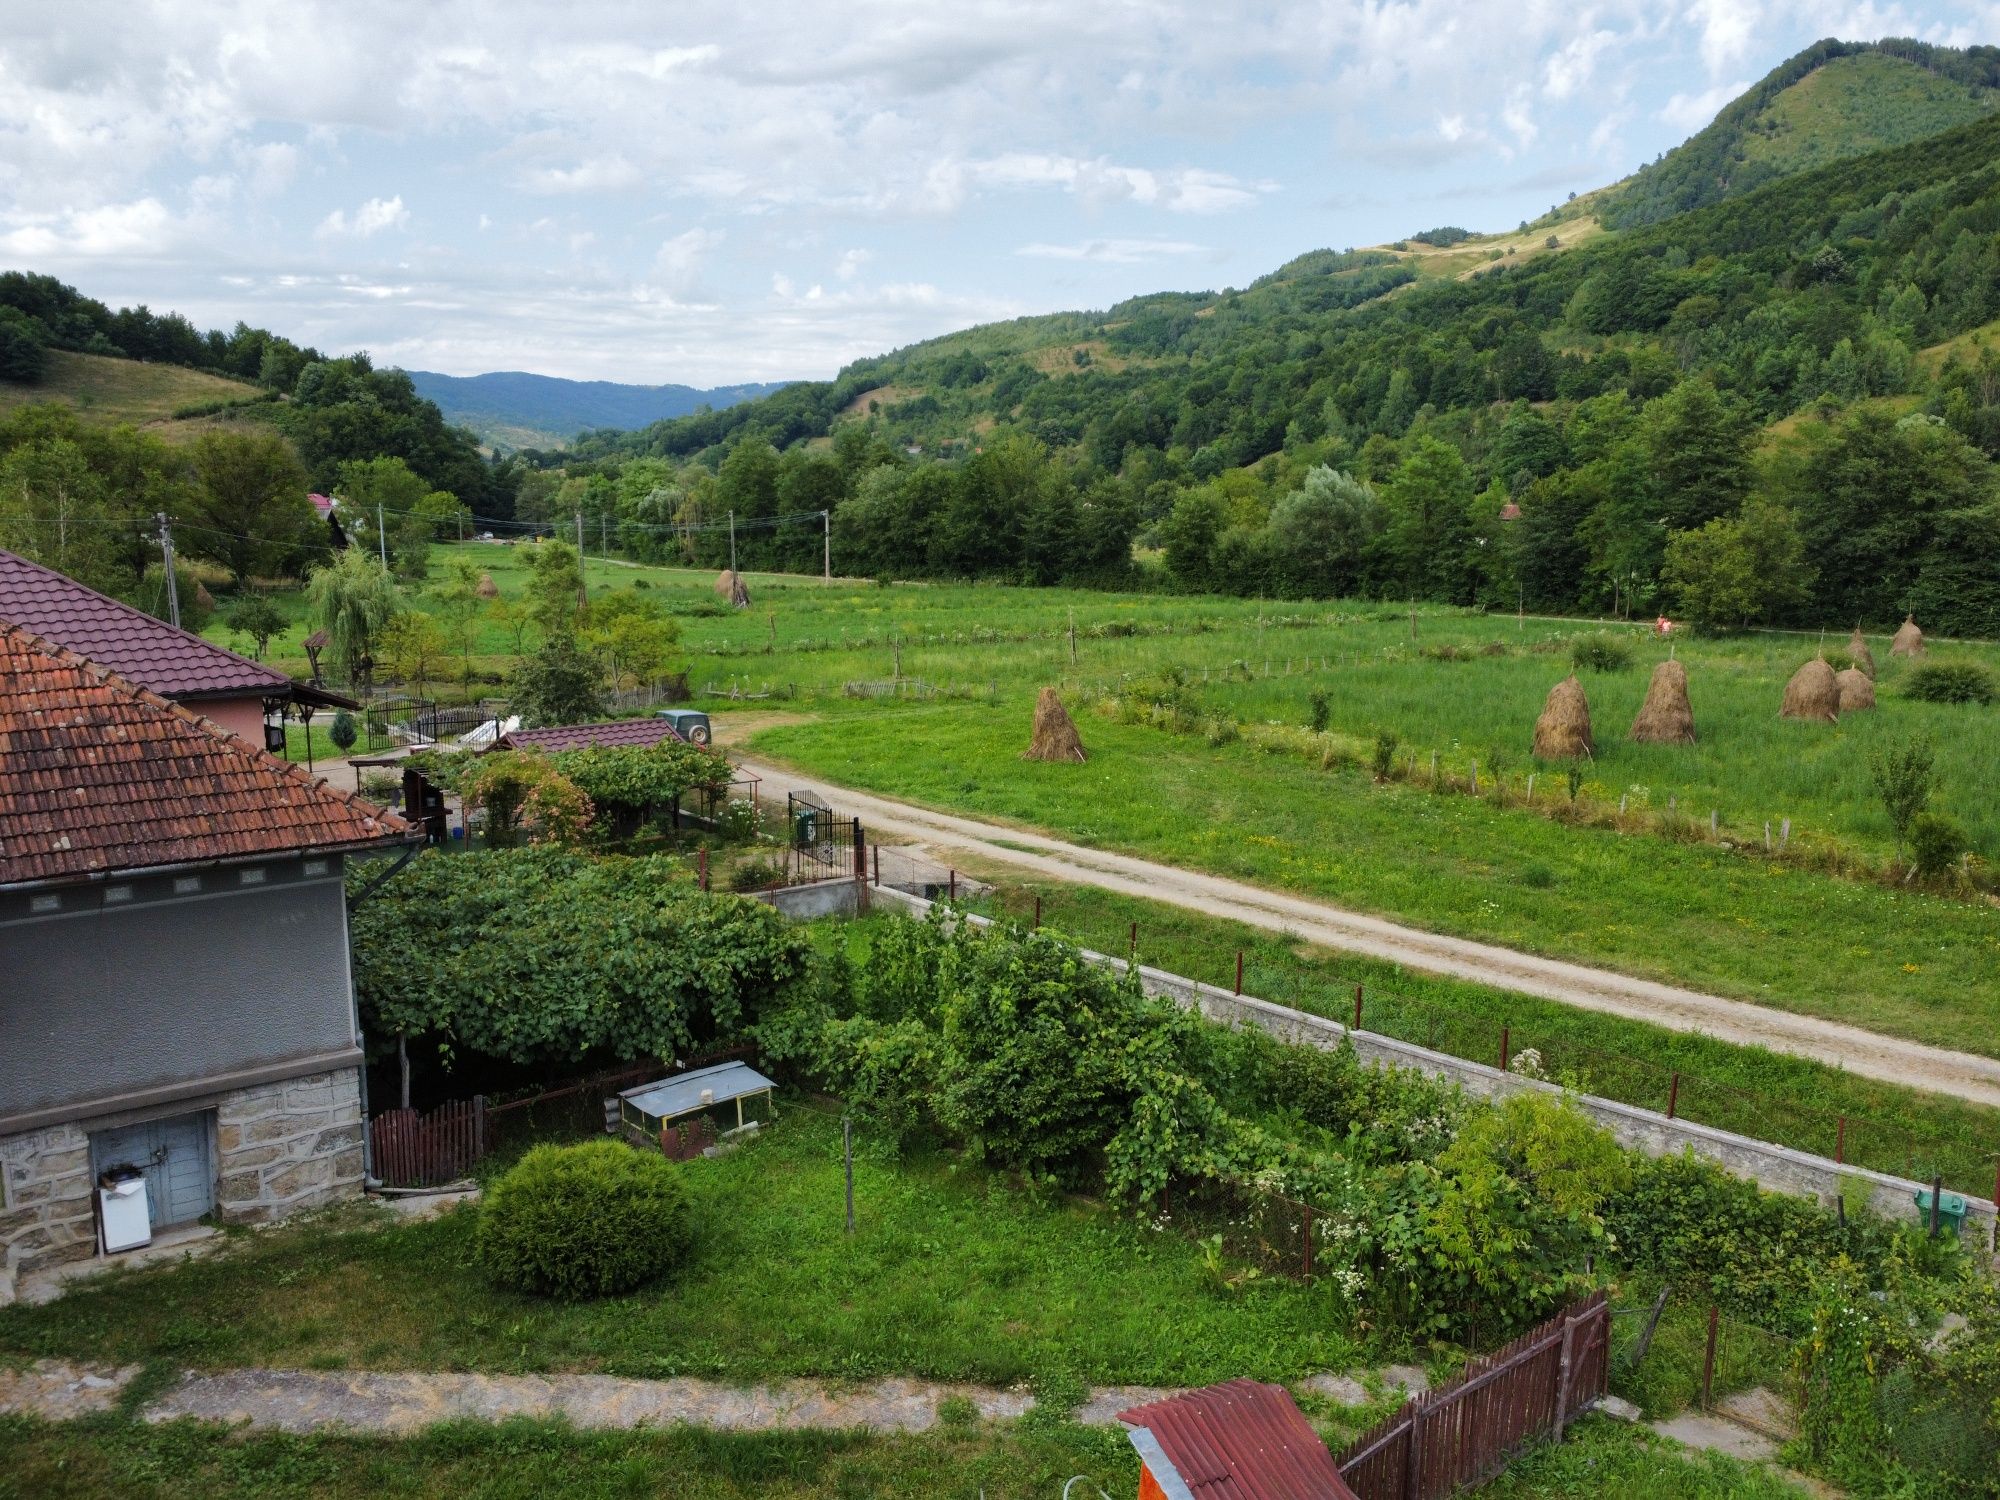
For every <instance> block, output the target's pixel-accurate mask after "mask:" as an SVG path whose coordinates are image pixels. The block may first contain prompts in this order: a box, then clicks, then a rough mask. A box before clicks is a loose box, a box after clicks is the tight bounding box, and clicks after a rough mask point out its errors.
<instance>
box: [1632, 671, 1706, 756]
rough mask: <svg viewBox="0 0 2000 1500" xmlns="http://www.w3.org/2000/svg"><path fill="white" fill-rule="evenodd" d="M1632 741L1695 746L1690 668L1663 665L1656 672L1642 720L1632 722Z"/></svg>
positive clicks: (1644, 705) (1642, 713)
mask: <svg viewBox="0 0 2000 1500" xmlns="http://www.w3.org/2000/svg"><path fill="white" fill-rule="evenodd" d="M1632 738H1633V739H1634V740H1636V741H1637V742H1638V743H1639V744H1642V745H1692V744H1693V743H1694V741H1695V733H1694V708H1693V706H1692V705H1691V704H1689V702H1688V673H1687V668H1686V667H1684V666H1682V665H1681V664H1680V663H1679V662H1677V661H1663V662H1661V663H1660V664H1659V665H1658V666H1657V667H1655V668H1653V681H1652V683H1651V685H1650V686H1649V687H1647V689H1646V701H1645V702H1644V703H1642V704H1640V705H1639V717H1638V718H1636V719H1634V720H1633V721H1632Z"/></svg>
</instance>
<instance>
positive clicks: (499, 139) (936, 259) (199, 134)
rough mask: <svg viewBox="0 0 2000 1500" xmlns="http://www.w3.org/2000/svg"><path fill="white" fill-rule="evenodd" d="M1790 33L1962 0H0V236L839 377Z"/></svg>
mask: <svg viewBox="0 0 2000 1500" xmlns="http://www.w3.org/2000/svg"><path fill="white" fill-rule="evenodd" d="M1822 36H1839V37H1843V38H1849V39H1873V38H1876V37H1881V36H1917V37H1922V38H1924V39H1926V40H1931V41H1937V42H1944V43H1949V44H1953V45H1965V44H1967V43H1971V42H1989V43H1991V42H2000V0H1989V3H1975V0H1967V3H1958V0H1929V3H1908V4H1904V3H1887V4H1878V3H1873V0H1862V3H1858V4H1857V3H1848V0H1840V3H1821V0H1605V3H1599V4H1589V3H1585V4H1563V3H1555V0H1505V3H1487V0H1322V3H1318V4H1312V3H1304V0H1301V3H1292V4H1265V5H1249V4H1237V3H1234V0H1203V3H1201V4H1198V5H1174V4H1138V3H1132V0H952V3H946V4H939V3H937V0H922V3H904V0H848V3H845V4H840V5H832V4H811V5H792V4H777V3H772V0H764V3H761V4H744V3H741V0H738V3H731V4H710V3H706V0H674V3H669V4H651V5H641V4H604V3H592V0H566V3H564V4H560V5H556V4H549V3H546V0H537V3H510V0H488V3H484V4H462V3H451V0H435V3H434V0H402V3H396V4H377V3H370V0H343V3H339V4H330V5H323V4H317V3H310V0H287V3H285V4H281V5H273V4H270V3H268V0H263V3H256V4H250V3H233V0H202V3H200V4H188V3H186V0H172V3H162V4H149V3H139V0H125V3H108V4H107V3H97V0H63V3H60V4H29V3H16V4H9V5H6V6H4V7H0V269H21V270H35V271H43V272H49V273H52V274H54V275H57V276H59V277H61V278H62V279H63V280H65V281H68V282H70V283H71V284H73V285H75V286H76V287H78V288H79V289H80V290H82V291H84V292H86V293H88V294H90V295H92V296H95V297H98V298H101V299H102V300H104V301H106V302H109V303H111V304H112V305H114V306H117V305H121V304H126V303H139V302H144V303H146V304H147V305H149V306H151V307H153V308H154V309H155V310H161V311H164V310H169V309H171V310H174V311H178V312H181V313H184V314H186V315H187V316H188V317H190V318H192V319H193V320H194V321H195V322H196V323H197V324H198V325H199V326H202V327H225V328H226V327H228V326H230V325H231V324H233V323H234V322H236V321H237V320H238V319H239V318H240V319H242V320H244V321H247V322H249V323H252V324H255V325H260V326H263V327H268V328H271V329H274V330H276V331H277V332H280V333H283V334H286V335H288V336H289V337H291V338H294V339H296V340H298V341H299V342H301V343H308V344H314V345H317V346H319V347H320V348H322V349H325V350H327V351H329V352H343V353H344V352H348V351H351V350H355V349H366V350H368V351H369V352H370V353H371V354H373V355H374V357H375V359H376V361H377V362H378V363H381V364H397V365H401V366H404V367H405V368H409V369H429V370H440V371H444V372H446V373H449V374H459V375H469V374H476V373H478V372H480V371H485V370H521V369H525V370H532V371H537V372H540V373H544V374H550V375H562V376H568V377H571V378H575V379H597V380H616V381H628V382H636V383H645V384H652V383H660V382H669V381H672V382H680V383H685V384H691V385H701V386H708V385H719V384H731V383H735V382H739V381H749V380H783V379H795V378H827V377H829V376H831V375H832V374H833V373H834V372H835V371H836V370H837V369H838V368H839V367H840V366H841V365H842V364H843V363H845V362H847V361H848V360H851V359H854V358H857V357H860V356H864V355H869V354H876V353H880V352H883V351H885V350H888V349H892V348H895V347H898V346H901V345H904V344H908V343H913V342H916V341H917V340H920V339H924V338H928V337H932V336H935V335H937V334H941V333H947V332H950V331H951V330H953V329H956V328H962V327H965V326H968V325H970V324H974V323H981V322H989V321H993V320H996V319H1004V318H1009V317H1015V316H1019V315H1022V314H1027V313H1037V312H1049V311H1055V310H1059V309H1064V308H1099V307H1105V306H1108V305H1109V304H1111V303H1113V302H1116V301H1118V300H1119V299H1120V298H1123V297H1127V296H1131V295H1134V294H1136V293H1141V292H1150V291H1159V290H1163V289H1174V290H1205V289H1219V288H1222V287H1226V286H1241V285H1244V284H1246V283H1248V282H1249V281H1251V280H1253V279H1255V278H1256V277H1257V276H1259V275H1261V274H1263V273H1264V272H1266V271H1269V270H1271V269H1273V268H1274V267H1276V266H1278V265H1279V264H1281V263H1283V262H1284V261H1286V260H1288V259H1290V258H1291V257H1292V256H1294V255H1297V254H1300V253H1302V252H1304V251H1307V250H1311V249H1317V248H1320V247H1325V246H1331V247H1334V248H1343V247H1347V246H1358V245H1368V244H1376V243H1381V242H1383V241H1386V240H1390V239H1394V238H1397V237H1400V236H1406V235H1412V234H1415V233H1418V232H1420V231H1422V230H1424V229H1427V228H1431V227H1434V226H1437V225H1442V224H1460V225H1464V226H1466V227H1468V228H1472V229H1505V228H1511V227H1513V226H1514V225H1515V224H1517V223H1518V222H1519V221H1521V220H1522V219H1524V218H1530V217H1533V216H1535V215H1537V214H1539V213H1541V212H1543V211H1544V210H1546V209H1547V208H1549V207H1550V206H1551V205H1552V204H1554V203H1557V202H1560V201H1562V200H1563V199H1564V198H1566V197H1567V196H1568V195H1569V194H1570V193H1572V192H1582V191H1586V190H1588V189H1590V188H1593V187H1598V186H1601V185H1603V184H1604V183H1607V182H1610V181H1613V180H1615V179H1617V178H1619V177H1621V176H1623V175H1625V174H1626V173H1629V172H1630V171H1632V170H1633V169H1635V168H1636V167H1638V166H1640V165H1641V164H1643V163H1644V162H1647V161H1649V160H1651V159H1652V158H1654V157H1655V156H1657V155H1658V154H1659V153H1661V152H1662V151H1665V150H1667V149H1668V148H1670V147H1671V146H1673V145H1675V144H1677V143H1679V142H1680V141H1681V140H1683V139H1684V138H1685V137H1686V136H1688V135H1689V134H1691V133H1693V132H1694V131H1695V130H1698V129H1699V128H1700V127H1701V126H1702V125H1704V124H1706V123H1707V122H1708V121H1709V120H1710V119H1711V118H1712V117H1713V116H1714V114H1715V112H1716V110H1717V109H1719V108H1720V107H1721V106H1722V105H1723V104H1725V103H1727V102H1728V100H1729V99H1731V98H1732V97H1734V96H1735V95H1736V94H1737V93H1739V92H1741V90H1742V89H1743V88H1744V87H1746V86H1747V85H1748V84H1749V83H1751V82H1753V81H1755V80H1756V79H1757V78H1758V77H1760V76H1762V75H1763V74H1764V73H1765V72H1767V71H1769V69H1770V68H1771V67H1773V66H1774V65H1776V64H1777V63H1778V62H1780V61H1782V60H1783V59H1784V58H1785V57H1787V56H1789V55H1791V54H1792V53H1794V52H1796V51H1798V50H1799V49H1800V48H1801V47H1804V46H1806V45H1807V44H1809V43H1810V42H1812V41H1814V40H1815V39H1817V38H1819V37H1822Z"/></svg>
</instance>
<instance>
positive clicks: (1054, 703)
mask: <svg viewBox="0 0 2000 1500" xmlns="http://www.w3.org/2000/svg"><path fill="white" fill-rule="evenodd" d="M1021 758H1022V759H1023V760H1074V761H1085V760H1088V759H1089V758H1090V757H1089V756H1087V755H1085V754H1084V752H1083V741H1082V739H1081V738H1079V737H1078V735H1077V732H1076V725H1075V724H1073V723H1071V722H1070V717H1069V711H1068V710H1067V709H1065V708H1064V707H1063V706H1062V699H1060V698H1058V697H1057V696H1056V690H1055V689H1054V688H1052V687H1045V688H1043V689H1042V691H1041V693H1040V694H1039V695H1038V696H1037V697H1036V699H1035V732H1034V734H1033V736H1032V737H1031V738H1030V739H1029V741H1028V748H1027V749H1026V750H1024V751H1023V752H1022V753H1021Z"/></svg>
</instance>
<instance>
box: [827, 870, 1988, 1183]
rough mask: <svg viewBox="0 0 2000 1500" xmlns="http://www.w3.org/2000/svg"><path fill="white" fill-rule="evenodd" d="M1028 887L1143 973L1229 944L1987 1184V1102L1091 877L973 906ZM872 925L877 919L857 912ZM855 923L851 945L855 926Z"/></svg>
mask: <svg viewBox="0 0 2000 1500" xmlns="http://www.w3.org/2000/svg"><path fill="white" fill-rule="evenodd" d="M1037 895H1039V896H1041V898H1042V919H1043V922H1044V924H1045V925H1047V926H1050V927H1054V928H1057V929H1059V930H1060V931H1062V932H1064V933H1066V934H1068V935H1069V936H1071V937H1073V938H1075V939H1076V940H1077V941H1079V942H1081V943H1083V944H1085V945H1086V946H1089V947H1093V948H1095V949H1097V950H1098V951H1099V952H1103V953H1112V954H1116V955H1119V956H1123V955H1124V954H1125V952H1126V949H1127V946H1128V944H1129V941H1130V935H1131V930H1132V924H1133V923H1135V922H1136V923H1137V924H1138V928H1139V958H1140V961H1141V962H1142V963H1146V964H1150V965H1153V966H1154V967H1157V968H1162V969H1166V970H1168V971H1170V972H1173V973H1177V974H1185V975H1187V976H1189V977H1191V978H1195V979H1203V980H1206V981H1208V982H1209V983H1211V984H1218V985H1223V986H1231V985H1233V984H1234V983H1235V978H1236V972H1235V963H1236V954H1237V952H1238V951H1239V950H1240V951H1241V952H1242V954H1243V956H1244V963H1243V984H1244V990H1245V992H1246V993H1248V994H1252V995H1256V996H1258V997H1259V998H1262V999H1266V1000H1272V1001H1276V1002H1277V1003H1279V1004H1282V1005H1291V1006H1295V1007H1297V1008H1298V1009H1300V1010H1305V1011H1309V1012H1312V1013H1313V1014H1316V1015H1323V1016H1328V1017H1331V1018H1332V1019H1334V1020H1338V1021H1342V1022H1347V1021H1351V1020H1352V1019H1353V1014H1354V988H1355V986H1356V985H1360V986H1361V987H1362V991H1363V997H1362V998H1363V1005H1362V1025H1363V1027H1364V1028H1366V1029H1367V1030H1369V1031H1373V1032H1376V1033H1378V1034H1382V1035H1387V1036H1393V1037H1398V1038H1400V1039H1402V1040H1404V1041H1409V1042H1415V1043H1417V1044H1419V1045H1420V1046H1425V1047H1431V1048H1434V1049H1437V1050H1439V1051H1444V1052H1449V1053H1452V1054H1453V1055H1455V1056H1459V1057H1467V1058H1472V1059H1475V1060H1477V1061H1480V1062H1488V1063H1495V1064H1497V1063H1498V1061H1499V1052H1500V1042H1501V1030H1502V1028H1503V1027H1504V1028H1506V1030H1507V1033H1508V1037H1507V1040H1508V1044H1509V1047H1510V1049H1511V1052H1512V1054H1513V1055H1514V1056H1519V1055H1520V1053H1521V1052H1522V1051H1523V1050H1524V1049H1526V1048H1530V1047H1532V1048H1534V1049H1535V1050H1536V1051H1537V1052H1539V1053H1540V1054H1541V1056H1542V1060H1543V1064H1544V1069H1545V1072H1546V1074H1547V1076H1549V1077H1551V1078H1553V1079H1556V1080H1558V1081H1560V1082H1564V1083H1567V1084H1570V1085H1572V1086H1574V1087H1576V1088H1578V1089H1580V1090H1582V1091H1584V1092H1587V1093H1591V1094H1596V1095H1598V1096H1600V1097H1603V1098H1610V1099H1618V1100H1622V1101H1624V1102H1626V1103H1628V1104H1636V1105H1639V1106H1641V1107H1643V1108H1646V1109H1654V1110H1664V1109H1665V1108H1666V1107H1667V1103H1668V1097H1669V1094H1670V1093H1671V1092H1672V1090H1673V1078H1674V1075H1675V1074H1676V1073H1678V1074H1679V1075H1680V1086H1679V1091H1678V1095H1677V1096H1676V1100H1675V1102H1676V1106H1677V1113H1678V1114H1679V1115H1680V1116H1681V1117H1682V1118H1683V1119H1690V1120H1698V1121H1700V1122H1702V1123H1703V1124H1707V1125H1714V1126H1716V1127H1718V1128H1720V1129H1724V1130H1734V1131H1738V1132H1740V1133H1742V1134H1744V1135H1749V1136H1754V1137H1756V1138H1757V1139H1759V1140H1768V1141H1776V1142H1778V1143H1779V1144H1782V1145H1787V1146H1791V1147H1794V1148H1796V1149H1798V1150H1801V1151H1809V1152H1812V1153H1814V1154H1816V1155H1821V1156H1832V1155H1833V1154H1834V1153H1835V1151H1836V1149H1839V1148H1840V1146H1841V1142H1842V1139H1843V1135H1842V1127H1841V1124H1840V1121H1841V1118H1842V1117H1843V1116H1845V1117H1846V1122H1847V1123H1846V1127H1845V1134H1844V1141H1845V1148H1844V1150H1845V1159H1846V1160H1848V1161H1851V1162H1854V1163H1856V1164H1857V1165H1861V1166H1868V1167H1874V1168H1876V1169H1878V1170H1880V1171H1884V1172H1893V1173H1896V1174H1898V1175H1902V1176H1907V1177H1911V1178H1914V1179H1916V1180H1919V1181H1922V1180H1925V1179H1927V1178H1929V1177H1930V1176H1931V1175H1932V1174H1934V1173H1942V1174H1943V1175H1944V1177H1945V1179H1946V1181H1947V1182H1948V1183H1949V1184H1950V1185H1951V1186H1953V1187H1954V1188H1956V1189H1958V1190H1959V1191H1962V1192H1967V1193H1976V1194H1978V1195H1980V1196H1984V1195H1986V1194H1988V1193H1990V1192H1991V1191H1992V1190H1993V1159H1994V1154H1995V1152H1996V1151H2000V1110H1992V1109H1984V1108H1981V1107H1979V1106H1978V1105H1973V1104H1967V1103H1964V1102H1962V1101H1960V1100H1957V1099H1950V1098H1944V1097H1941V1096H1938V1095H1935V1094H1925V1093H1920V1092H1919V1091H1917V1090H1915V1089H1906V1088H1899V1087H1897V1086H1896V1085H1894V1084H1888V1083H1879V1082H1877V1081H1875V1080H1873V1079H1870V1078H1863V1077H1859V1076H1857V1075H1855V1074H1853V1073H1848V1072H1845V1071H1843V1070H1841V1069H1838V1068H1832V1067H1828V1066H1826V1065H1824V1064H1822V1063H1816V1062H1811V1061H1809V1060H1807V1059H1805V1058H1798V1057H1789V1056H1786V1055H1784V1054H1781V1053H1776V1052H1769V1051H1766V1050H1764V1049H1763V1048H1760V1047H1741V1046H1736V1045H1734V1044H1732V1043H1728V1042H1721V1041H1716V1040H1715V1039H1713V1038H1711V1037H1706V1036H1702V1035H1699V1034H1697V1033H1691V1032H1678V1031H1667V1030H1665V1029H1663V1028H1661V1027H1657V1026H1650V1025H1647V1024H1646V1023H1644V1022H1642V1021H1631V1020H1626V1019H1624V1018H1622V1017H1619V1016H1611V1015H1604V1014H1601V1013H1599V1012H1596V1011H1588V1010H1579V1009H1577V1008H1575V1007H1573V1006H1567V1005H1562V1004H1559V1003H1558V1002H1556V1001H1553V1000H1538V999H1535V998H1534V997H1532V996H1527V995H1517V994H1513V993H1511V992H1508V991H1505V990H1499V989H1494V988H1491V987H1489V986H1485V985H1478V984H1471V983H1467V982H1465V981H1462V980H1456V979H1445V978H1437V977H1433V976H1430V975H1425V974H1418V973H1414V972H1412V971H1410V970H1408V969H1404V968H1402V967H1401V966H1399V965H1396V964H1391V963H1387V962H1383V961H1381V960H1376V959H1369V958H1365V957H1362V956H1360V955H1357V954H1349V953H1338V952H1331V951H1329V950H1327V949H1324V948H1319V947H1316V946H1314V945H1311V944H1307V943H1303V942H1300V941H1297V940H1296V939H1293V938H1289V937H1286V936H1284V935H1282V934H1277V933H1271V932H1266V931H1264V930H1262V929H1260V928H1254V927H1248V926H1245V925H1243V924H1241V923H1238V922H1231V921H1227V920H1224V919H1221V918H1217V917H1211V916H1207V915H1204V914H1202V913H1200V912H1194V911H1190V910H1188V909H1187V908H1185V907H1179V906H1169V905H1166V904H1165V903H1162V902H1156V901H1145V900H1141V899H1138V898H1135V897H1130V896H1124V895H1119V894H1116V893H1114V892H1110V891H1103V890H1099V889H1097V888H1095V887H1091V886H1078V885H1069V884H1063V883H1058V882H1041V883H1035V882H1018V881H1006V882H1003V883H1002V884H1001V885H999V886H998V887H996V889H995V891H994V894H993V896H992V897H991V898H989V899H987V900H984V901H981V902H979V903H975V905H976V907H978V908H980V909H985V910H987V911H990V912H1003V913H1006V914H1008V915H1011V916H1014V917H1017V918H1021V919H1029V918H1031V916H1032V913H1033V911H1034V903H1035V897H1036V896H1037ZM883 920H890V919H888V918H872V919H870V922H874V921H883ZM858 925H859V927H860V929H861V930H862V933H863V936H862V938H861V941H863V942H864V943H865V941H866V938H865V932H866V929H867V927H868V926H869V925H870V924H869V923H867V922H864V923H861V924H858ZM861 952H865V948H864V949H862V950H858V951H857V957H858V956H859V954H860V953H861ZM1913 1212H1914V1210H1913Z"/></svg>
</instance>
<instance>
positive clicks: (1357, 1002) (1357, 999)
mask: <svg viewBox="0 0 2000 1500" xmlns="http://www.w3.org/2000/svg"><path fill="white" fill-rule="evenodd" d="M1354 1029H1355V1030H1356V1031H1359V1030H1360V1029H1361V986H1360V985H1358V984H1357V985H1356V986H1355V987H1354Z"/></svg>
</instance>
